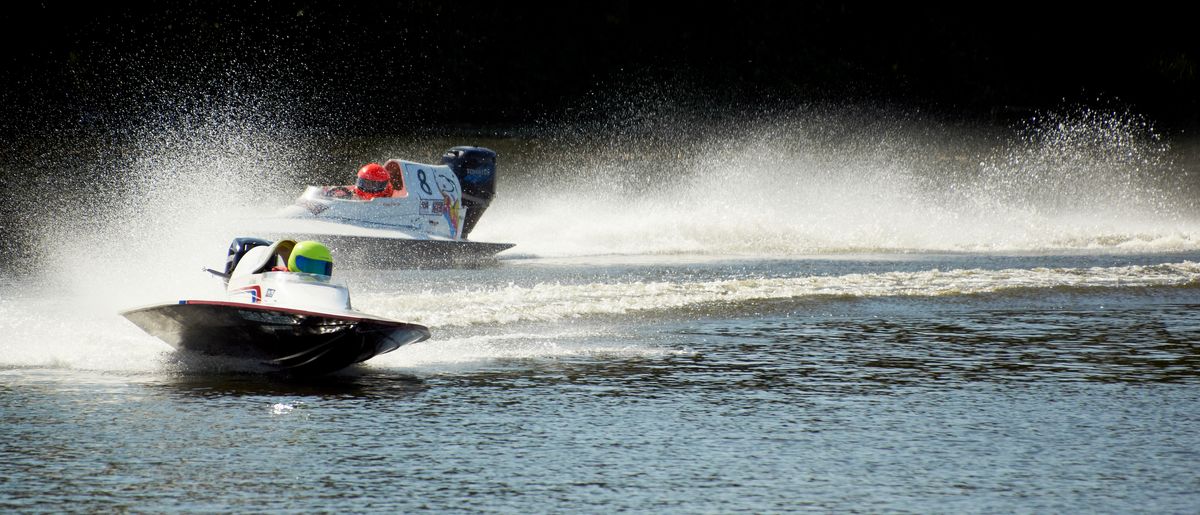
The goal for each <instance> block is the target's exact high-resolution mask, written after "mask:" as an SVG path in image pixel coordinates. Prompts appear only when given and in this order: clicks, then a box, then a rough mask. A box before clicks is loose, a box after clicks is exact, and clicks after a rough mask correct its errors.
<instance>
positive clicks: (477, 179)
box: [442, 146, 496, 238]
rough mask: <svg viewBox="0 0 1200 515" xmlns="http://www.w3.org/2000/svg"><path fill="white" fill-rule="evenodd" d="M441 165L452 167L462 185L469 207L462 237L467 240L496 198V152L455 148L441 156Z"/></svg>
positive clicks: (476, 148) (466, 147)
mask: <svg viewBox="0 0 1200 515" xmlns="http://www.w3.org/2000/svg"><path fill="white" fill-rule="evenodd" d="M442 164H444V165H447V166H449V167H450V170H452V171H453V172H454V175H456V176H458V182H459V184H462V189H463V196H462V198H463V206H465V207H466V208H467V218H466V220H464V221H463V230H462V236H463V238H466V237H467V235H468V234H470V232H471V229H474V228H475V223H476V222H478V221H479V217H480V216H483V212H484V211H486V210H487V207H488V204H490V203H491V202H492V198H493V197H495V196H496V153H495V152H493V151H492V150H490V149H486V148H483V147H469V146H464V147H454V148H451V149H450V150H447V151H446V153H445V154H442Z"/></svg>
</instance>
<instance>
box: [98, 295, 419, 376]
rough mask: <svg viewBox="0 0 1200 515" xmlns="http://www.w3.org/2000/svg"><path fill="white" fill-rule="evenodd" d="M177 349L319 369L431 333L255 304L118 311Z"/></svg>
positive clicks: (197, 304)
mask: <svg viewBox="0 0 1200 515" xmlns="http://www.w3.org/2000/svg"><path fill="white" fill-rule="evenodd" d="M121 315H122V316H124V317H125V318H127V319H129V321H131V322H133V323H134V324H135V325H137V326H138V327H140V328H142V330H144V331H146V332H147V333H149V334H151V335H153V336H155V337H157V338H159V339H160V340H162V341H164V342H166V343H168V344H170V345H171V346H172V347H175V348H177V349H183V350H188V351H193V352H199V353H203V354H210V355H215V356H228V357H234V358H243V359H252V360H257V361H259V362H262V363H264V364H266V365H268V366H270V367H272V368H275V369H277V370H281V371H287V372H289V373H296V374H321V373H327V372H333V371H335V370H339V369H342V368H345V367H347V366H350V365H353V364H355V363H359V362H362V361H366V360H368V359H371V358H372V357H374V356H377V355H379V354H384V353H386V352H391V351H393V350H396V349H398V348H400V347H402V346H404V345H408V344H411V343H416V342H419V341H423V340H426V339H428V338H429V329H427V328H425V327H424V326H420V325H416V324H408V323H404V322H395V321H390V320H380V319H373V318H364V317H357V316H351V315H337V314H328V313H314V312H307V311H302V310H295V309H289V308H280V307H274V306H272V307H266V306H260V305H255V304H243V303H235V302H212V301H180V302H179V303H178V304H163V305H159V306H151V307H147V308H140V309H135V310H130V311H126V312H123V313H121Z"/></svg>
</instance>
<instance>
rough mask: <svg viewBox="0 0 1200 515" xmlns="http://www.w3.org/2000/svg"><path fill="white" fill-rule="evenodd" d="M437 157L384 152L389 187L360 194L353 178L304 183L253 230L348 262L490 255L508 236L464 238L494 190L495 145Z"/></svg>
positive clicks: (369, 264)
mask: <svg viewBox="0 0 1200 515" xmlns="http://www.w3.org/2000/svg"><path fill="white" fill-rule="evenodd" d="M441 162H442V164H440V165H432V164H424V163H417V162H413V161H405V160H402V159H391V160H388V161H386V162H385V163H384V164H383V168H384V169H386V171H387V175H388V177H389V178H390V181H391V184H392V186H393V189H392V190H391V194H390V195H387V196H380V197H374V198H369V199H365V198H363V197H361V196H359V195H356V194H355V189H354V188H355V187H354V186H309V187H308V188H307V189H305V191H304V193H303V194H302V195H300V198H298V199H296V201H295V203H294V204H292V205H291V206H288V207H286V208H284V209H282V210H280V211H279V212H278V213H276V214H275V215H274V216H272V217H266V218H263V219H259V220H256V221H255V222H254V223H253V224H252V226H253V230H255V231H256V232H258V233H259V234H261V235H263V236H265V237H268V238H276V237H279V236H280V235H289V236H292V237H300V238H305V239H314V240H320V241H321V242H323V243H325V244H326V245H328V246H329V248H330V249H331V250H333V251H334V252H336V253H337V254H338V256H339V257H338V259H339V261H340V262H342V263H343V264H345V265H348V266H350V267H354V268H384V267H386V268H393V267H421V266H425V265H441V264H465V263H476V262H480V261H484V260H490V259H494V257H495V255H496V254H497V253H499V252H501V251H503V250H505V249H508V248H511V247H512V246H513V244H511V243H490V242H477V241H472V240H469V239H467V237H468V235H469V234H470V233H471V230H472V229H474V228H475V225H476V224H477V223H478V222H479V218H480V217H481V216H482V215H483V213H484V211H485V210H487V207H488V204H490V203H491V201H492V198H493V197H495V193H496V153H495V152H493V151H492V150H490V149H486V148H483V147H472V146H460V147H454V148H451V149H450V150H447V151H446V153H445V154H443V155H442V158H441Z"/></svg>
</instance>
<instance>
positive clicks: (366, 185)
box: [355, 177, 388, 193]
mask: <svg viewBox="0 0 1200 515" xmlns="http://www.w3.org/2000/svg"><path fill="white" fill-rule="evenodd" d="M387 185H388V181H372V180H368V179H363V178H362V177H359V178H358V182H357V183H355V186H357V187H358V189H360V190H362V191H365V192H367V193H379V192H381V191H383V190H385V189H387Z"/></svg>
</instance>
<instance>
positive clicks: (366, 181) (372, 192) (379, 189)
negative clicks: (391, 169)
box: [354, 163, 392, 200]
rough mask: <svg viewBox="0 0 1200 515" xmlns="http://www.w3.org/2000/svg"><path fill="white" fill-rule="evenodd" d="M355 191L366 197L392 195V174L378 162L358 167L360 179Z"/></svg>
mask: <svg viewBox="0 0 1200 515" xmlns="http://www.w3.org/2000/svg"><path fill="white" fill-rule="evenodd" d="M354 193H355V194H357V195H358V196H359V197H362V198H364V199H368V200H370V199H373V198H376V197H390V196H392V176H391V174H389V173H388V171H387V170H386V169H384V168H383V167H382V166H380V165H379V164H378V163H371V164H367V165H363V167H362V168H359V169H358V181H357V182H355V184H354Z"/></svg>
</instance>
